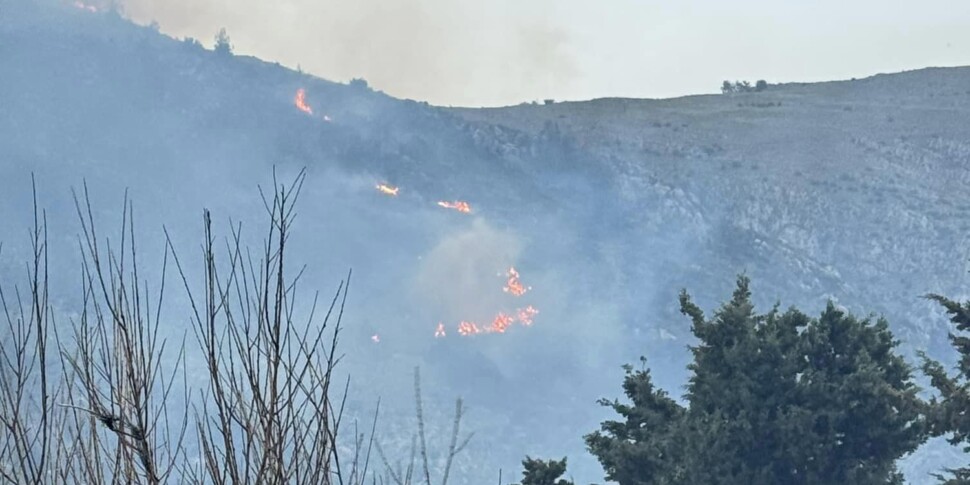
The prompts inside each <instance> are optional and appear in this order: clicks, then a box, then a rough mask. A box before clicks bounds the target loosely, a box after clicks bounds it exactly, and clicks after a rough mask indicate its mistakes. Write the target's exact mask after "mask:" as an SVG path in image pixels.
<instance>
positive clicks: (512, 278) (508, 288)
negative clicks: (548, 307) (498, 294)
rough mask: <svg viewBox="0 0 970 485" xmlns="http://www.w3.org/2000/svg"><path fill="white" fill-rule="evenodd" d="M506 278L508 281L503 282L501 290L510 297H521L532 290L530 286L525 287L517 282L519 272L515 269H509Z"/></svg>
mask: <svg viewBox="0 0 970 485" xmlns="http://www.w3.org/2000/svg"><path fill="white" fill-rule="evenodd" d="M507 276H508V278H509V279H508V280H507V281H506V282H505V287H504V288H502V291H504V292H506V293H509V294H511V295H512V296H522V295H524V294H525V293H526V292H527V291H529V290H531V289H532V287H531V286H529V287H526V286H524V285H523V284H522V282H521V281H519V272H518V271H516V270H515V267H511V268H509V271H508V273H507Z"/></svg>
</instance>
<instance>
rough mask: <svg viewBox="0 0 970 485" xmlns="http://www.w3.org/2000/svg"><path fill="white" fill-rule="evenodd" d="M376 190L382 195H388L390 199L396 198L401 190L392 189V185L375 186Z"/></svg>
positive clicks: (397, 188) (398, 188)
mask: <svg viewBox="0 0 970 485" xmlns="http://www.w3.org/2000/svg"><path fill="white" fill-rule="evenodd" d="M377 190H378V191H379V192H380V193H382V194H384V195H390V196H392V197H396V196H397V193H398V192H399V191H400V190H401V188H400V187H394V186H393V185H388V184H377Z"/></svg>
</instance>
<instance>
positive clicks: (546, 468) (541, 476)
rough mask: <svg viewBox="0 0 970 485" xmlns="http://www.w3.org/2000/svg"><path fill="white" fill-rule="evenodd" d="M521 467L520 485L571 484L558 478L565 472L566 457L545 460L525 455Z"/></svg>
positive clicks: (571, 483)
mask: <svg viewBox="0 0 970 485" xmlns="http://www.w3.org/2000/svg"><path fill="white" fill-rule="evenodd" d="M522 468H524V470H523V471H522V483H521V484H520V485H573V482H570V481H567V480H562V479H560V478H559V477H561V476H563V474H564V473H566V458H563V459H562V460H559V461H556V460H548V461H545V460H539V459H533V458H531V457H528V456H527V457H525V460H522Z"/></svg>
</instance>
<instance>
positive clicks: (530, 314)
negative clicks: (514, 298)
mask: <svg viewBox="0 0 970 485" xmlns="http://www.w3.org/2000/svg"><path fill="white" fill-rule="evenodd" d="M538 314H539V310H536V309H535V307H534V306H532V305H529V306H527V307H525V308H520V309H519V310H517V311H516V312H515V317H516V319H517V320H518V321H519V323H521V324H522V325H524V326H526V327H528V326H530V325H532V320H533V319H534V318H535V316H536V315H538Z"/></svg>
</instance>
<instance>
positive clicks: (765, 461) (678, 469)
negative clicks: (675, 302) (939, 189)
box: [586, 276, 927, 485]
mask: <svg viewBox="0 0 970 485" xmlns="http://www.w3.org/2000/svg"><path fill="white" fill-rule="evenodd" d="M748 287H749V280H748V278H746V277H744V276H741V277H739V278H738V281H737V288H736V290H735V291H734V295H733V298H732V299H731V300H730V301H729V302H727V303H725V304H724V305H723V306H721V308H720V309H719V310H718V311H717V312H716V313H715V314H714V315H713V318H710V319H708V318H707V317H705V315H704V313H703V312H702V311H701V309H700V308H698V307H697V306H696V305H695V304H694V303H693V302H692V301H691V299H690V297H689V296H688V294H687V293H686V292H682V293H681V296H680V307H681V312H682V313H683V314H684V315H686V316H688V317H689V318H690V320H691V330H692V332H693V334H694V336H695V337H696V338H697V343H696V345H695V346H693V347H691V352H692V353H693V356H694V361H693V363H691V364H690V365H689V367H688V368H689V369H690V370H691V372H692V376H691V378H690V381H689V384H688V386H687V393H686V395H685V396H684V399H685V401H686V405H682V404H680V403H678V402H677V401H675V400H674V399H672V398H670V397H669V396H668V395H667V393H666V392H664V391H663V390H660V389H657V388H656V387H655V386H654V385H653V383H652V381H651V378H650V372H649V369H647V368H646V366H645V365H644V366H642V367H641V368H640V369H637V370H635V369H634V368H633V367H631V366H627V367H625V370H626V375H625V378H624V382H623V390H624V394H625V395H626V397H627V402H621V401H619V400H613V401H609V400H602V401H601V402H600V403H601V404H602V405H604V406H607V407H609V408H612V409H613V411H615V412H616V413H617V414H618V415H619V419H617V420H611V421H606V422H603V423H602V425H601V428H600V429H599V430H598V431H595V432H593V433H591V434H589V435H587V436H586V443H587V446H588V448H589V450H590V452H592V453H593V455H595V456H596V457H597V458H598V459H599V461H600V462H601V463H602V465H603V466H604V468H605V470H606V472H607V478H608V479H609V480H612V481H615V482H617V483H619V484H620V485H654V484H658V485H659V484H675V483H707V484H735V483H748V484H775V483H786V484H816V483H853V484H877V483H879V484H886V483H902V476H901V475H900V473H899V472H898V471H897V469H896V465H895V463H896V460H897V459H898V458H900V457H901V456H903V455H905V454H907V453H909V452H911V451H913V450H915V449H916V448H917V447H918V446H919V445H920V444H921V443H922V442H923V441H924V440H925V438H926V435H927V428H926V426H925V414H926V403H925V402H923V401H921V400H920V399H919V397H918V396H917V391H918V388H917V387H916V385H915V384H914V383H913V380H912V375H911V369H910V367H909V366H908V365H907V364H906V362H905V361H904V360H903V359H902V357H900V356H898V355H897V354H896V353H895V350H896V347H897V345H898V342H897V341H896V340H894V339H893V336H892V334H891V332H890V331H889V328H888V325H887V323H886V321H885V320H883V319H878V320H876V321H872V320H870V319H862V320H860V319H857V318H855V317H853V316H852V315H849V314H847V313H846V312H844V311H842V310H840V309H837V308H836V307H835V305H833V304H831V303H829V305H828V306H827V307H826V309H825V310H824V311H823V312H822V313H821V315H820V316H819V317H818V318H810V317H809V316H807V315H805V314H803V313H801V312H799V311H798V310H796V309H790V310H788V311H786V312H780V311H779V310H778V308H777V306H776V307H775V308H773V309H772V310H771V311H770V312H768V313H766V314H758V313H756V312H755V310H754V306H753V305H752V303H751V293H750V291H749V289H748ZM641 360H643V359H641ZM644 362H645V361H644Z"/></svg>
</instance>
